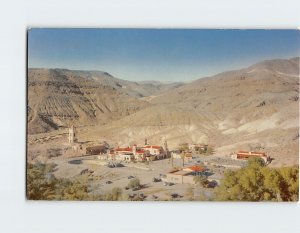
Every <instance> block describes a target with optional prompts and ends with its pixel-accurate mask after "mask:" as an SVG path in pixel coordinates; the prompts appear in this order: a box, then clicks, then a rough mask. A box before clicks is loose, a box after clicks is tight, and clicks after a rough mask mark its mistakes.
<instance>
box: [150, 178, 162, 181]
mask: <svg viewBox="0 0 300 233" xmlns="http://www.w3.org/2000/svg"><path fill="white" fill-rule="evenodd" d="M152 181H153V182H161V179H160V178H156V177H154V178H153V179H152Z"/></svg>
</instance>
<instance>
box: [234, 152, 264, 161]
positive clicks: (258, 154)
mask: <svg viewBox="0 0 300 233" xmlns="http://www.w3.org/2000/svg"><path fill="white" fill-rule="evenodd" d="M231 158H232V159H241V160H248V159H250V158H261V159H263V161H264V162H265V163H268V162H269V161H270V157H269V156H268V155H267V154H266V153H264V152H253V151H239V152H237V153H236V154H233V155H232V156H231Z"/></svg>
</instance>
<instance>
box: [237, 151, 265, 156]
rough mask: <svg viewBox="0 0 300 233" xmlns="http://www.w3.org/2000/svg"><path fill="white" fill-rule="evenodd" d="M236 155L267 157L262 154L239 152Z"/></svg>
mask: <svg viewBox="0 0 300 233" xmlns="http://www.w3.org/2000/svg"><path fill="white" fill-rule="evenodd" d="M237 154H238V155H252V156H263V157H265V156H267V155H266V153H264V152H253V151H239V152H238V153H237Z"/></svg>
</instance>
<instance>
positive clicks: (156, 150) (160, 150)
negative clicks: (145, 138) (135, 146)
mask: <svg viewBox="0 0 300 233" xmlns="http://www.w3.org/2000/svg"><path fill="white" fill-rule="evenodd" d="M142 149H143V150H145V151H148V152H149V153H150V154H151V155H159V154H162V153H163V152H164V149H163V148H162V147H161V146H150V145H145V146H143V147H142Z"/></svg>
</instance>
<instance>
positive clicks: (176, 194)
mask: <svg viewBox="0 0 300 233" xmlns="http://www.w3.org/2000/svg"><path fill="white" fill-rule="evenodd" d="M171 197H172V198H177V197H179V195H178V193H172V194H171Z"/></svg>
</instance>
